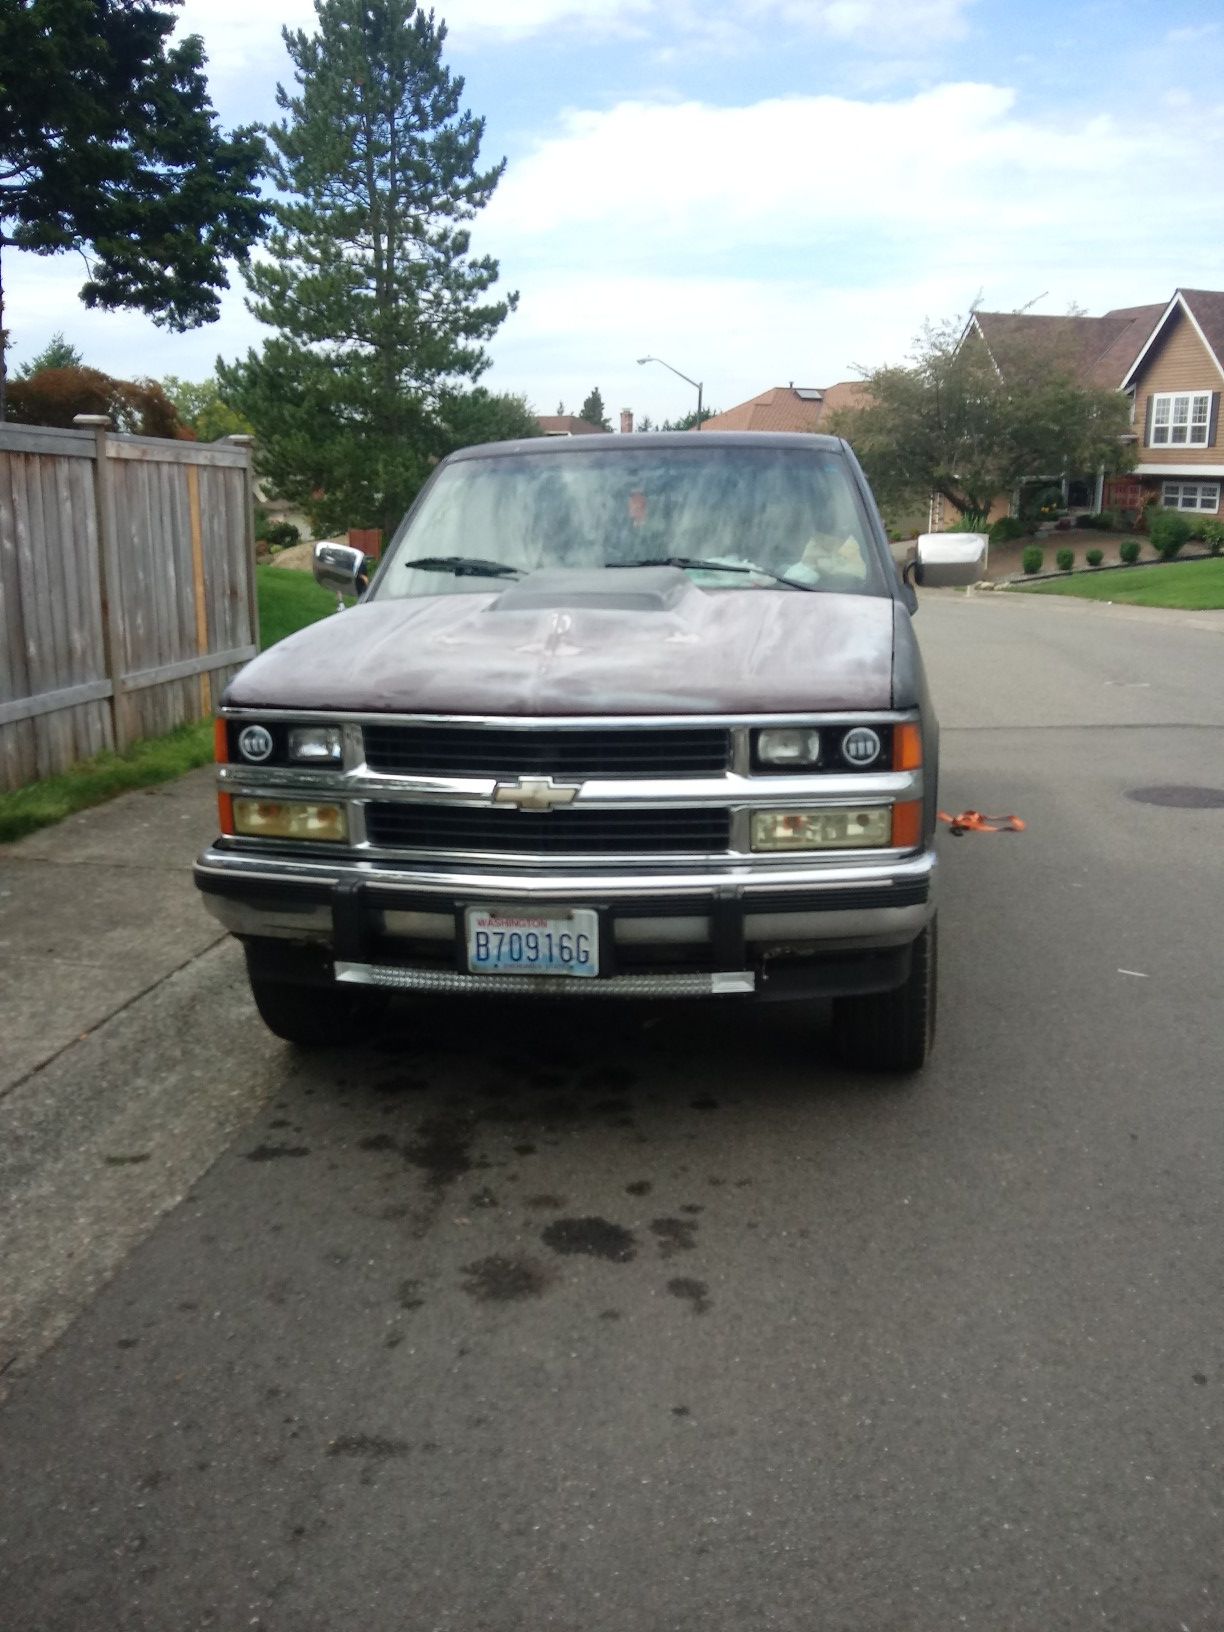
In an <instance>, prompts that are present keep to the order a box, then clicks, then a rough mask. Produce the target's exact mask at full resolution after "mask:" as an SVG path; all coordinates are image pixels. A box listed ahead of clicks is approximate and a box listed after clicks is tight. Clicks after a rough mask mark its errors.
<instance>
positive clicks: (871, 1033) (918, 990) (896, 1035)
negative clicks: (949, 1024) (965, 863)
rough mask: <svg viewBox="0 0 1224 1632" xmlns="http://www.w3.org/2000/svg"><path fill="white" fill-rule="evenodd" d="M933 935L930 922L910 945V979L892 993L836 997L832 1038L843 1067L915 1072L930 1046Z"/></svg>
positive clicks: (935, 966) (935, 937)
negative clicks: (912, 944) (844, 1065)
mask: <svg viewBox="0 0 1224 1632" xmlns="http://www.w3.org/2000/svg"><path fill="white" fill-rule="evenodd" d="M938 944H939V942H938V935H937V932H936V924H935V920H934V919H932V920H931V922H930V923H929V924H928V925H927V927H926V928H925V929H924V930H923V932H922V934H921V935H920V936H919V937H918V939H917V940H916V941H915V942H914V947H913V953H912V955H911V959H910V972H909V976H908V978H907V979H906V981H905V984H904V985H903V986H898V987H896V988H894V990H893V991H891V992H869V993H866V994H865V995H864V996H862V997H839V998H838V999H837V1001H836V1002H835V1003H834V1005H833V1037H834V1041H835V1042H836V1045H837V1051H838V1053H839V1054H840V1055H841V1057H842V1059H843V1060H844V1061H845V1062H846V1064H847V1065H851V1066H854V1067H855V1068H856V1069H857V1070H860V1071H918V1070H920V1069H921V1068H922V1066H923V1065H924V1064H925V1063H926V1057H927V1055H928V1054H929V1053H930V1051H931V1048H932V1045H933V1044H934V1042H935V995H936V986H937V976H938V961H939V960H938Z"/></svg>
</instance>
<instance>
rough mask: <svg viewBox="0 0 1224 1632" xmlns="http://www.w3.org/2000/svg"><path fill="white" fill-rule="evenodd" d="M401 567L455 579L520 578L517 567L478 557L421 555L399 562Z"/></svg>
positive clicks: (519, 571) (520, 574) (520, 573)
mask: <svg viewBox="0 0 1224 1632" xmlns="http://www.w3.org/2000/svg"><path fill="white" fill-rule="evenodd" d="M399 565H400V566H401V567H419V568H420V569H421V571H422V572H453V573H454V575H455V577H456V578H521V577H522V572H521V570H520V569H519V568H518V567H512V566H510V565H509V564H508V563H507V562H505V561H482V560H481V559H480V557H479V556H478V555H422V556H418V558H417V559H416V560H415V561H401V562H400V563H399Z"/></svg>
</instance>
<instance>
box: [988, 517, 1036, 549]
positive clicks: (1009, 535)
mask: <svg viewBox="0 0 1224 1632" xmlns="http://www.w3.org/2000/svg"><path fill="white" fill-rule="evenodd" d="M1028 531H1029V529H1028V528H1027V527H1026V526H1025V525H1024V523H1023V522H1022V521H1021V520H1020V518H1019V516H1000V517H999V519H998V521H996V522H995V524H994V525H993V527H991V529H990V542H991V543H992V544H1010V543H1011V542H1012V540H1013V539H1017V538H1023V537H1024V536H1025V534H1026V533H1027V532H1028Z"/></svg>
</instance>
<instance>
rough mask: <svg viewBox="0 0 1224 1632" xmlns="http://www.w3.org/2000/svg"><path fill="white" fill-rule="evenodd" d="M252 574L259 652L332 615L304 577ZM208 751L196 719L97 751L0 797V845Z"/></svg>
mask: <svg viewBox="0 0 1224 1632" xmlns="http://www.w3.org/2000/svg"><path fill="white" fill-rule="evenodd" d="M255 575H256V579H257V582H258V588H259V630H260V647H261V649H265V648H267V647H268V646H272V645H275V643H276V642H277V641H278V640H283V639H284V638H285V636H286V635H291V634H293V632H294V630H295V629H304V628H305V627H306V625H307V624H308V623H315V622H316V621H317V620H318V619H319V618H324V617H326V616H327V615H328V613H329V612H332V611H334V610H335V606H336V597H335V596H334V595H332V594H329V593H328V592H327V591H326V590H323V589H320V588H319V586H318V585H317V584H316V583H315V581H314V579H313V578H312V577H311V576H310V574H309V573H305V572H294V571H293V570H292V569H290V568H288V567H256V569H255ZM212 752H213V728H212V721H211V720H201V721H199V723H198V724H196V725H184V726H180V727H179V729H178V730H177V731H171V732H170V734H169V735H168V736H165V737H153V738H150V739H149V740H148V741H146V742H138V743H136V744H135V745H134V746H133V747H131V748H129V749H128V750H127V752H126V753H122V754H113V753H106V754H99V755H97V757H96V758H94V759H87V760H82V761H81V763H80V764H79V765H74V766H73V767H72V769H71V770H70V771H65V772H64V773H63V775H62V776H51V777H48V778H47V779H46V781H44V782H31V783H28V784H27V786H25V787H24V788H17V789H16V790H15V791H14V792H12V793H0V844H4V843H8V842H10V841H11V840H13V839H19V838H21V837H22V836H23V835H24V834H26V833H33V832H35V831H37V829H38V828H40V827H49V826H50V825H51V824H52V823H53V822H61V821H63V819H64V817H65V816H71V815H72V813H73V811H75V810H84V809H86V808H87V807H88V806H89V805H100V804H102V803H103V801H104V800H107V799H113V798H114V797H115V795H116V794H119V793H128V792H130V791H131V789H133V788H147V787H152V786H153V785H154V784H155V783H157V782H169V781H171V780H172V779H173V778H174V777H176V776H182V774H183V772H184V771H190V770H194V769H195V767H196V766H197V765H207V764H208V762H209V760H210V759H211V758H212Z"/></svg>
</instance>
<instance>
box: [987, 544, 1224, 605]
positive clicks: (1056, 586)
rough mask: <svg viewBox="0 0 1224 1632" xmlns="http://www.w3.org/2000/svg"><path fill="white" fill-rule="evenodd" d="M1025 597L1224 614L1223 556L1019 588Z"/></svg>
mask: <svg viewBox="0 0 1224 1632" xmlns="http://www.w3.org/2000/svg"><path fill="white" fill-rule="evenodd" d="M1014 587H1015V588H1017V589H1020V590H1021V591H1022V592H1023V593H1024V594H1025V595H1076V596H1079V597H1080V598H1081V599H1082V600H1086V601H1113V603H1114V605H1115V606H1170V607H1177V608H1180V609H1181V610H1183V611H1187V612H1218V611H1221V610H1224V556H1219V557H1216V558H1214V559H1213V560H1210V561H1185V562H1173V563H1171V564H1169V565H1167V566H1159V567H1128V568H1127V569H1126V570H1125V571H1122V572H1102V573H1099V574H1098V573H1081V572H1077V573H1076V574H1075V575H1074V577H1071V578H1062V579H1059V580H1057V581H1056V582H1053V583H1048V584H1018V585H1016V586H1014Z"/></svg>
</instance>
